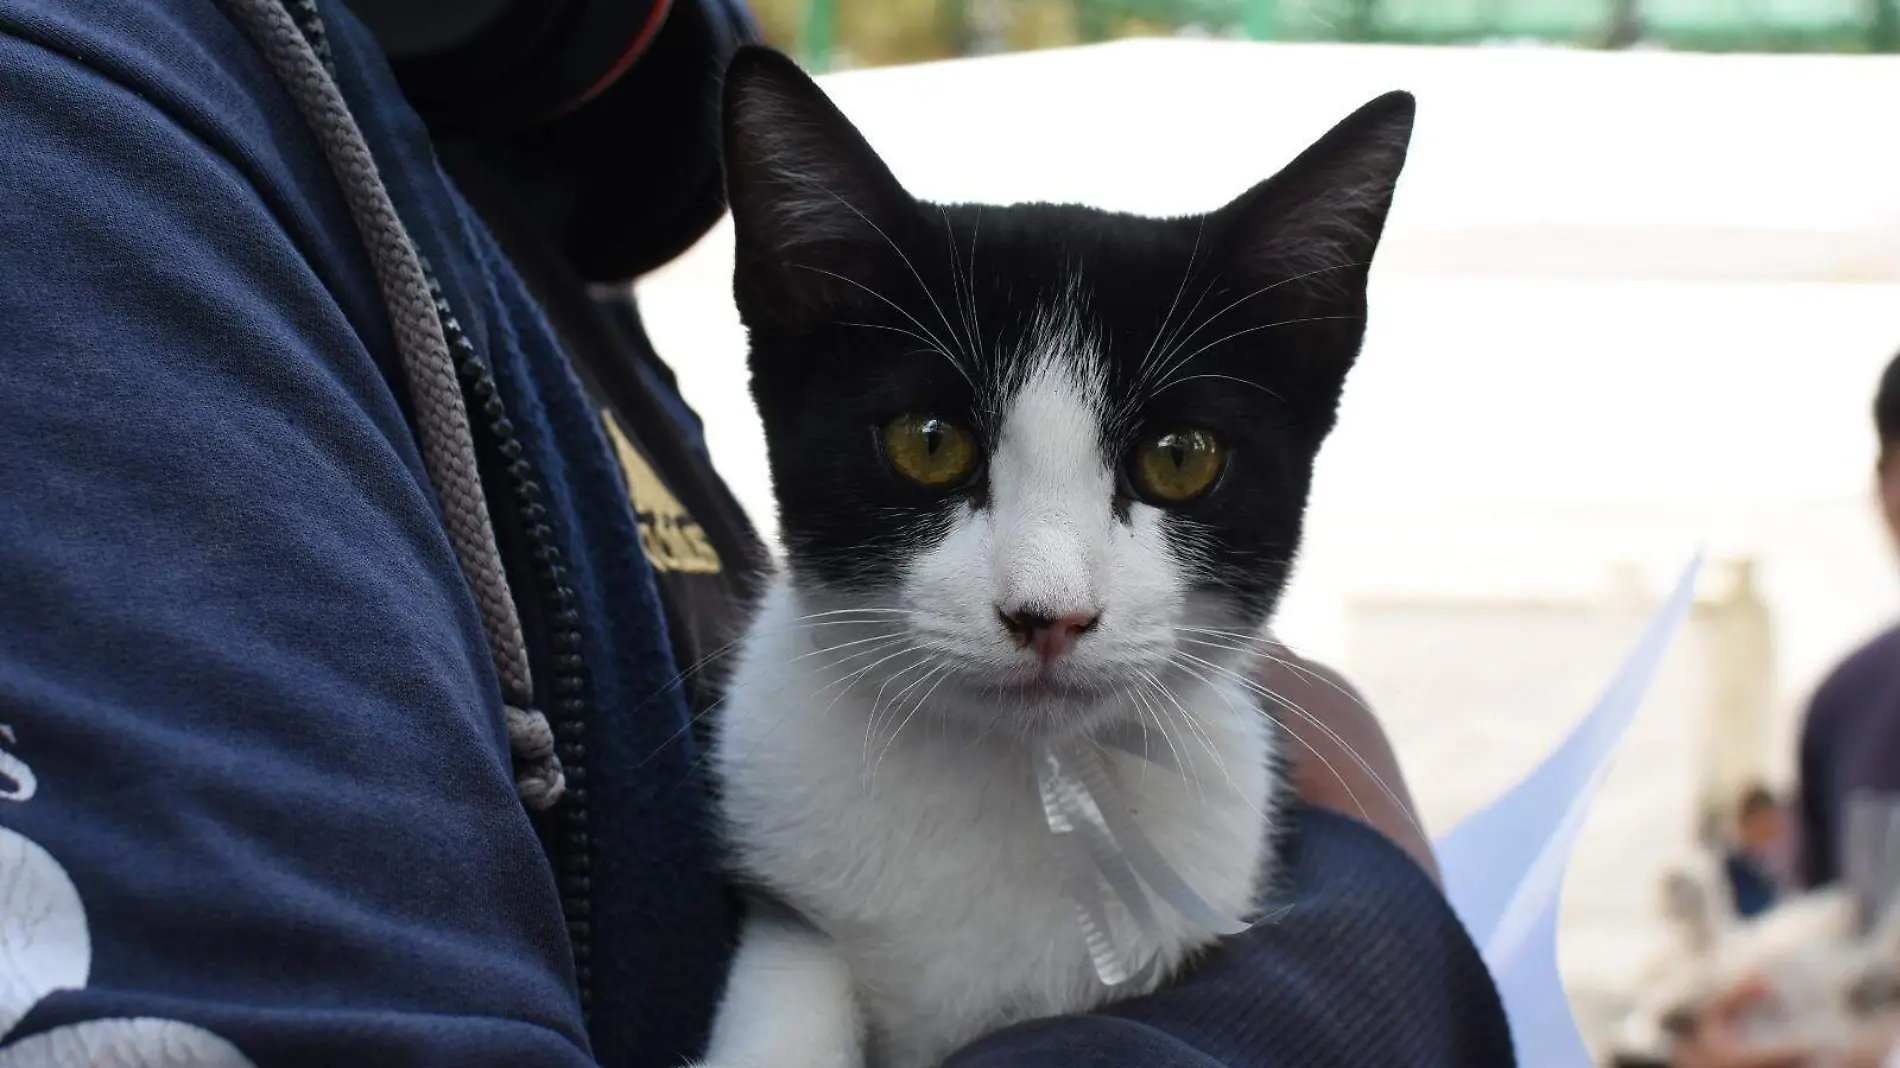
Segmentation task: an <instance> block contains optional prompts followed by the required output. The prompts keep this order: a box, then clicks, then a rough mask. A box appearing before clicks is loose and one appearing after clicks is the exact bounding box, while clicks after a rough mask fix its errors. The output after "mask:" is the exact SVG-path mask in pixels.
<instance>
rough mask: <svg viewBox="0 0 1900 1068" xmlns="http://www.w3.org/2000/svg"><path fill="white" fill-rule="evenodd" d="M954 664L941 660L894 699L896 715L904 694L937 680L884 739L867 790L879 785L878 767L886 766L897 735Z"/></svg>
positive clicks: (921, 707)
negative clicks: (885, 763)
mask: <svg viewBox="0 0 1900 1068" xmlns="http://www.w3.org/2000/svg"><path fill="white" fill-rule="evenodd" d="M954 666H955V665H954V664H952V663H950V662H947V661H944V662H939V663H938V664H936V665H934V666H933V667H931V668H930V669H929V670H927V671H925V672H924V673H923V674H922V675H919V676H918V677H917V681H916V682H913V683H911V684H910V685H909V686H906V687H905V688H904V690H903V691H902V692H900V693H899V694H898V695H897V697H896V698H895V699H893V700H892V702H891V708H892V715H893V716H894V715H895V714H896V709H897V708H898V707H899V706H900V705H901V704H902V703H903V700H904V694H906V693H909V692H910V691H911V690H913V689H915V688H916V687H917V686H919V685H921V684H922V683H925V682H929V681H930V679H932V678H933V677H934V678H935V679H936V680H937V681H935V682H931V683H930V686H929V688H928V689H926V690H924V692H923V693H922V694H921V695H919V697H918V698H917V702H916V703H915V704H913V705H911V706H910V711H909V712H908V713H906V714H905V715H904V718H903V720H902V721H901V722H899V723H898V724H897V729H896V730H894V731H892V732H891V736H890V737H889V738H887V739H885V740H884V748H883V749H881V750H879V751H878V754H877V761H876V762H875V763H873V764H872V765H871V770H870V778H869V779H868V780H867V781H866V782H865V787H864V788H865V790H866V791H869V790H871V789H873V788H875V787H876V786H877V769H879V768H881V767H883V766H884V758H885V757H886V756H889V755H890V752H891V747H892V746H894V745H896V744H897V736H898V735H900V734H902V733H904V728H905V727H907V726H909V725H910V721H911V720H912V719H913V718H915V717H916V715H917V713H918V712H920V711H922V710H923V707H924V705H925V704H927V703H929V701H930V695H931V694H933V693H936V692H937V687H939V686H941V685H943V680H944V679H946V678H949V677H950V671H951V669H952V668H953V667H954Z"/></svg>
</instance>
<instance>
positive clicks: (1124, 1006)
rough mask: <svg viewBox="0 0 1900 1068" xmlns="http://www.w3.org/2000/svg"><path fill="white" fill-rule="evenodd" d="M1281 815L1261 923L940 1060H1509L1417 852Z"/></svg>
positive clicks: (1207, 1066) (1150, 1063) (1477, 963)
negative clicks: (1158, 976)
mask: <svg viewBox="0 0 1900 1068" xmlns="http://www.w3.org/2000/svg"><path fill="white" fill-rule="evenodd" d="M1296 819H1297V821H1298V824H1299V826H1298V831H1297V836H1296V838H1295V840H1294V842H1293V844H1292V847H1291V849H1290V851H1289V854H1288V856H1287V858H1286V863H1287V865H1288V868H1287V877H1286V883H1285V884H1284V885H1283V887H1282V889H1281V890H1280V892H1279V893H1277V894H1276V895H1275V898H1274V901H1275V909H1274V913H1273V915H1272V918H1271V919H1270V920H1268V921H1266V922H1263V923H1261V924H1259V925H1257V926H1256V927H1254V928H1253V929H1252V930H1250V931H1248V932H1247V933H1246V934H1243V935H1240V936H1238V937H1235V938H1232V939H1229V940H1227V941H1226V942H1224V943H1222V944H1221V946H1220V947H1219V948H1218V949H1217V950H1216V951H1215V952H1213V953H1212V954H1210V955H1209V956H1208V957H1207V958H1206V959H1205V960H1204V961H1203V962H1202V963H1201V964H1200V965H1199V966H1198V967H1197V968H1196V969H1195V970H1193V971H1192V972H1190V973H1189V974H1188V975H1187V976H1185V977H1183V978H1182V979H1181V980H1180V981H1179V982H1177V983H1175V984H1174V985H1172V986H1170V987H1168V988H1167V989H1164V990H1162V991H1160V992H1159V993H1156V994H1152V995H1149V996H1147V997H1143V998H1137V999H1135V1000H1132V1001H1128V1002H1123V1003H1120V1004H1117V1005H1112V1006H1110V1007H1109V1008H1108V1009H1106V1010H1104V1011H1103V1012H1100V1013H1097V1014H1095V1015H1092V1016H1086V1017H1070V1018H1062V1019H1056V1020H1047V1021H1042V1022H1039V1023H1035V1024H1028V1025H1024V1026H1021V1027H1017V1028H1013V1029H1010V1030H1008V1031H1004V1032H1001V1033H999V1034H997V1035H994V1036H991V1037H990V1038H989V1039H987V1040H985V1041H983V1042H980V1043H978V1044H977V1045H976V1046H974V1047H972V1048H971V1049H969V1050H967V1051H965V1052H964V1053H962V1054H960V1055H959V1056H958V1057H957V1058H955V1059H954V1060H952V1061H951V1062H950V1064H949V1065H947V1066H946V1068H1030V1066H1033V1068H1084V1066H1086V1068H1122V1066H1127V1068H1137V1066H1139V1068H1335V1066H1347V1065H1381V1066H1387V1065H1389V1066H1393V1068H1411V1066H1419V1068H1427V1066H1429V1068H1509V1066H1510V1065H1511V1064H1513V1063H1514V1061H1513V1056H1512V1051H1511V1039H1510V1032H1509V1029H1508V1026H1507V1025H1506V1023H1505V1019H1504V1012H1503V1008H1502V1006H1501V1005H1500V1004H1499V1002H1498V997H1497V992H1496V990H1495V988H1494V987H1493V986H1492V983H1491V979H1490V976H1489V975H1488V973H1487V972H1486V971H1485V968H1484V964H1483V962H1482V961H1481V960H1480V959H1479V957H1478V953H1477V949H1476V947H1475V946H1473V945H1472V944H1471V940H1470V938H1469V937H1468V936H1467V935H1466V934H1465V932H1464V929H1463V928H1462V927H1461V926H1459V924H1458V921H1457V919H1456V918H1455V917H1454V916H1453V915H1452V913H1451V909H1450V907H1449V906H1448V905H1447V904H1446V903H1445V899H1444V897H1443V896H1442V895H1441V894H1440V893H1439V892H1438V888H1437V887H1436V886H1435V885H1434V884H1433V883H1432V882H1431V880H1430V879H1429V878H1427V877H1426V875H1425V873H1424V872H1423V871H1422V870H1421V869H1420V868H1419V866H1418V865H1417V863H1415V862H1414V861H1413V860H1412V859H1411V858H1410V857H1409V856H1407V855H1406V854H1405V853H1404V852H1403V851H1401V850H1400V849H1398V848H1397V847H1396V846H1394V845H1393V844H1392V843H1391V842H1390V841H1389V840H1388V839H1386V838H1385V837H1383V836H1382V835H1380V834H1379V833H1377V832H1376V831H1374V830H1372V829H1371V828H1369V827H1367V826H1366V825H1365V824H1363V823H1360V822H1358V821H1356V820H1353V819H1348V818H1346V817H1344V816H1341V815H1339V814H1337V813H1334V812H1328V811H1326V810H1323V809H1319V808H1313V807H1303V808H1301V809H1299V810H1298V811H1297V813H1296ZM1281 910H1284V911H1281Z"/></svg>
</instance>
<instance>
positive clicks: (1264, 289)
mask: <svg viewBox="0 0 1900 1068" xmlns="http://www.w3.org/2000/svg"><path fill="white" fill-rule="evenodd" d="M1364 266H1366V264H1364V263H1338V264H1334V265H1333V266H1331V267H1321V268H1319V269H1317V270H1312V271H1306V272H1303V273H1301V274H1296V275H1293V276H1291V277H1288V278H1281V279H1278V280H1276V281H1273V282H1269V283H1268V284H1266V285H1264V286H1261V287H1260V288H1258V289H1256V290H1254V291H1253V292H1251V293H1248V294H1246V295H1245V296H1241V297H1238V298H1236V299H1235V300H1233V301H1230V302H1229V303H1228V304H1227V306H1226V307H1224V308H1222V309H1220V310H1219V311H1217V312H1214V313H1213V314H1212V315H1209V316H1208V317H1207V318H1206V319H1203V320H1201V322H1200V325H1198V326H1196V327H1195V328H1194V329H1193V330H1192V331H1190V332H1189V333H1188V334H1187V335H1186V336H1185V337H1182V338H1181V339H1180V341H1178V342H1176V343H1175V344H1173V345H1171V346H1169V348H1168V349H1167V350H1166V351H1165V352H1164V353H1163V355H1162V356H1161V358H1160V359H1158V360H1156V361H1155V365H1156V366H1160V367H1167V368H1168V370H1169V371H1170V372H1171V371H1173V370H1177V369H1179V368H1180V367H1182V366H1185V365H1186V362H1187V361H1186V360H1180V361H1176V362H1174V363H1172V364H1170V363H1169V360H1170V358H1171V357H1172V356H1173V355H1174V353H1177V352H1180V351H1181V350H1182V349H1184V348H1186V347H1188V346H1189V345H1191V344H1193V342H1194V339H1195V338H1197V337H1199V336H1200V334H1201V331H1203V330H1206V329H1207V328H1208V327H1210V326H1213V325H1214V324H1215V323H1217V322H1219V321H1220V320H1221V318H1222V317H1223V316H1225V315H1226V314H1227V313H1228V312H1230V311H1233V310H1234V309H1235V308H1238V307H1240V306H1241V305H1242V304H1245V303H1247V302H1248V301H1250V300H1253V299H1254V298H1255V297H1259V296H1263V295H1265V294H1267V293H1271V292H1272V291H1274V290H1276V289H1278V288H1280V287H1281V286H1284V285H1290V284H1292V283H1294V282H1299V281H1304V280H1305V279H1308V278H1312V277H1314V276H1315V275H1321V274H1325V273H1327V272H1328V271H1343V270H1347V269H1349V268H1353V267H1364ZM1210 288H1211V285H1210ZM1203 296H1205V294H1203ZM1234 336H1238V335H1230V336H1229V337H1226V338H1222V339H1221V340H1222V341H1231V340H1233V337H1234ZM1219 343H1220V342H1215V344H1219ZM1205 351H1206V347H1203V348H1201V349H1199V350H1196V351H1195V352H1194V353H1193V355H1192V356H1189V357H1188V359H1192V358H1193V357H1194V356H1198V355H1200V354H1201V353H1202V352H1205ZM1147 370H1148V371H1149V373H1148V374H1144V375H1142V376H1141V377H1140V378H1138V379H1137V381H1136V386H1137V392H1139V391H1140V387H1142V386H1145V385H1147V383H1148V382H1149V381H1151V380H1152V379H1153V378H1154V377H1156V376H1155V375H1154V374H1153V373H1152V371H1153V368H1147Z"/></svg>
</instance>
